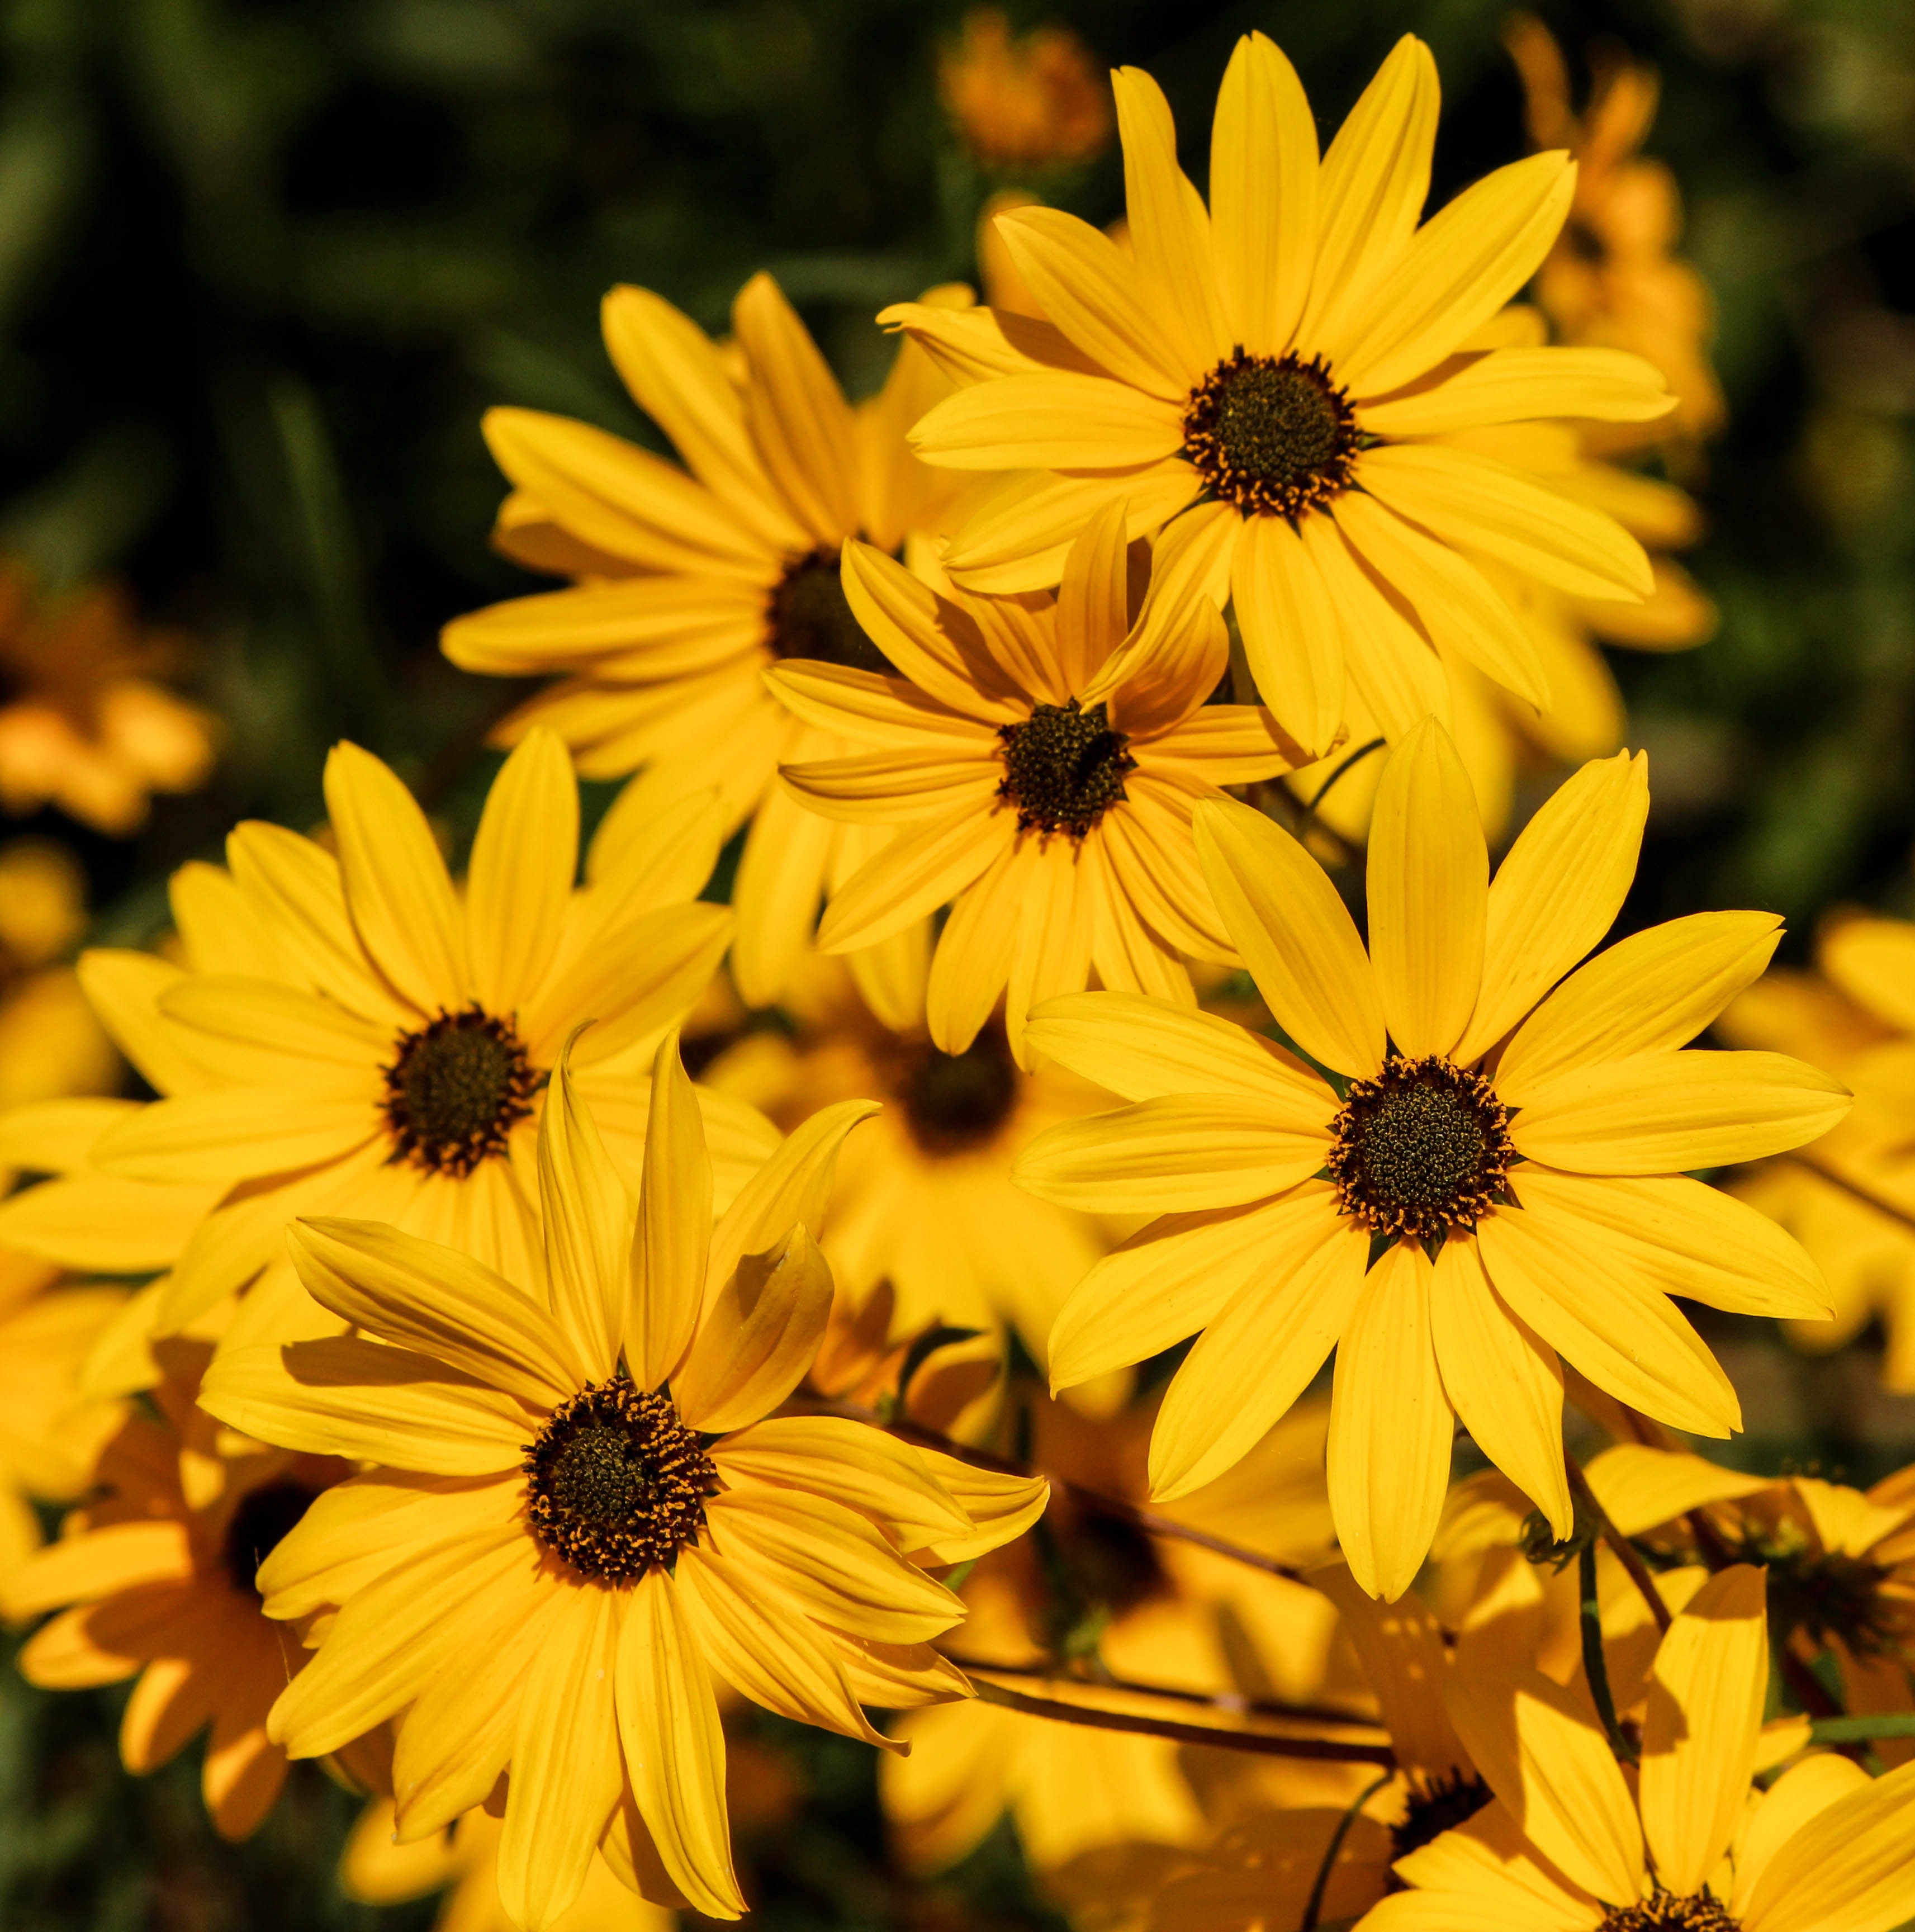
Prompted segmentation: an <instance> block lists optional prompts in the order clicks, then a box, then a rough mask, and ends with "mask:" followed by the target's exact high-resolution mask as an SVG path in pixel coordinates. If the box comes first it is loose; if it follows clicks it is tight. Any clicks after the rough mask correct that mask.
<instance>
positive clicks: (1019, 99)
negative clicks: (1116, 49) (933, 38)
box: [937, 7, 1110, 168]
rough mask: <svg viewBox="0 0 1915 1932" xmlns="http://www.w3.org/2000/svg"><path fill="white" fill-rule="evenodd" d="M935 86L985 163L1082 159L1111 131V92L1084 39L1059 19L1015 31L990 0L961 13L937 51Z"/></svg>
mask: <svg viewBox="0 0 1915 1932" xmlns="http://www.w3.org/2000/svg"><path fill="white" fill-rule="evenodd" d="M937 84H938V92H939V93H940V94H941V95H943V97H944V104H945V107H946V109H947V110H949V113H950V115H951V118H952V121H953V122H954V123H955V125H956V127H957V132H958V134H959V136H960V138H961V139H963V143H964V145H965V146H966V147H967V148H969V149H970V151H971V152H972V154H975V156H976V157H977V158H978V160H980V161H981V162H982V163H984V165H985V166H987V167H995V168H1041V167H1054V166H1056V165H1058V164H1059V163H1068V162H1072V161H1087V160H1092V158H1094V157H1095V156H1096V155H1098V154H1101V153H1102V152H1103V151H1104V147H1105V145H1106V144H1107V142H1109V140H1110V91H1109V89H1107V88H1106V87H1105V86H1104V84H1103V83H1102V82H1101V80H1099V78H1098V74H1097V72H1096V70H1095V68H1093V67H1092V65H1091V62H1090V57H1089V55H1088V54H1087V53H1086V52H1085V50H1084V46H1083V42H1082V41H1081V40H1079V39H1078V38H1077V35H1076V34H1074V33H1072V32H1071V31H1069V29H1068V28H1064V27H1040V28H1037V29H1036V30H1035V31H1034V32H1032V33H1028V34H1020V35H1017V36H1016V37H1013V36H1012V34H1011V23H1010V22H1009V21H1008V20H1005V17H1004V16H1003V14H1002V13H1000V12H999V10H997V8H996V7H972V9H971V10H970V11H969V13H966V15H965V16H964V23H963V37H961V38H960V40H958V41H957V43H956V44H955V46H950V47H947V48H946V49H945V50H944V52H943V53H942V54H941V55H940V56H939V59H938V65H937Z"/></svg>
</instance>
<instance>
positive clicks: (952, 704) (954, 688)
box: [814, 543, 1030, 736]
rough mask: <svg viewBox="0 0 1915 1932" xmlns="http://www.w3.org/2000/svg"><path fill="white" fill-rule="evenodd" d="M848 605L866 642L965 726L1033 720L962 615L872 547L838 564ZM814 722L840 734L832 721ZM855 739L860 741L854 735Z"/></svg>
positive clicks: (849, 549) (857, 549)
mask: <svg viewBox="0 0 1915 1932" xmlns="http://www.w3.org/2000/svg"><path fill="white" fill-rule="evenodd" d="M839 574H840V577H841V581H842V583H843V584H844V601H846V602H847V604H850V607H851V611H852V614H853V616H855V617H856V619H858V622H859V625H861V626H862V628H863V629H864V631H865V634H866V635H867V636H868V637H870V638H871V640H872V642H873V643H875V644H876V645H877V647H878V649H880V650H881V651H883V653H884V654H885V655H886V657H887V658H889V659H890V660H891V661H892V663H893V664H895V665H896V666H897V667H898V669H899V670H901V671H902V672H903V673H904V675H905V676H907V678H909V679H910V680H911V682H913V684H915V685H917V687H918V688H919V690H921V691H923V692H924V693H925V694H926V695H927V696H928V697H931V699H933V700H934V701H935V702H937V703H940V704H942V705H945V706H948V707H949V709H951V710H952V712H955V713H956V714H957V716H959V717H960V718H972V719H975V720H978V721H981V722H983V723H984V724H990V725H996V724H1009V723H1013V722H1015V721H1017V719H1019V718H1026V717H1028V716H1029V715H1030V706H1029V700H1027V699H1026V698H1025V697H1023V696H1022V694H1020V692H1019V691H1018V690H1017V687H1016V686H1015V685H1014V684H1012V683H1011V680H1010V679H1008V677H1006V676H1005V674H1004V673H1003V671H1002V670H1001V669H1000V668H999V667H998V665H997V664H996V662H995V661H994V660H993V658H991V656H990V653H989V652H987V651H986V650H985V649H984V648H983V640H981V638H978V637H975V634H973V635H972V636H971V637H969V638H966V637H965V636H964V635H963V633H962V631H960V628H958V623H957V610H956V607H955V606H954V605H953V604H951V603H949V601H947V600H946V599H943V598H940V596H939V595H937V592H936V591H934V590H933V589H931V586H930V585H929V584H928V583H925V582H923V581H922V580H921V579H919V578H918V577H914V576H913V575H912V574H911V573H910V571H908V570H907V569H906V568H904V565H902V564H901V563H898V562H897V561H895V559H893V558H891V557H888V556H886V555H885V554H884V553H883V551H882V550H874V549H873V548H872V547H871V545H870V544H862V543H850V544H846V545H845V547H844V556H843V558H842V559H841V562H840V564H839ZM814 722H817V723H819V724H824V725H825V726H826V728H828V729H829V728H835V727H833V725H832V721H830V720H829V719H826V718H817V719H815V720H814ZM852 735H853V736H857V735H859V734H858V733H857V732H856V730H855V728H854V729H853V733H852Z"/></svg>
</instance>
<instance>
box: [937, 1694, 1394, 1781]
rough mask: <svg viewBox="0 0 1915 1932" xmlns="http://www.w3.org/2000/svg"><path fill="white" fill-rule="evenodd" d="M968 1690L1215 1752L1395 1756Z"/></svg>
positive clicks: (1390, 1762) (1033, 1711) (1332, 1742)
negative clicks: (1200, 1746)
mask: <svg viewBox="0 0 1915 1932" xmlns="http://www.w3.org/2000/svg"><path fill="white" fill-rule="evenodd" d="M972 1689H974V1690H975V1691H976V1692H977V1694H978V1697H981V1699H982V1700H984V1703H987V1704H1001V1705H1002V1706H1003V1707H1004V1708H1005V1709H1006V1710H1007V1711H1020V1712H1023V1715H1025V1716H1026V1717H1027V1718H1055V1719H1056V1721H1058V1722H1059V1724H1083V1725H1084V1726H1086V1727H1088V1728H1089V1729H1090V1730H1094V1731H1127V1732H1129V1733H1131V1734H1132V1735H1134V1736H1138V1737H1146V1738H1168V1739H1170V1741H1171V1742H1172V1743H1173V1744H1180V1745H1209V1746H1210V1747H1211V1748H1212V1749H1215V1750H1218V1751H1248V1752H1251V1753H1253V1754H1255V1755H1257V1756H1259V1757H1290V1758H1308V1759H1312V1760H1315V1761H1317V1763H1326V1764H1374V1765H1381V1766H1384V1767H1385V1768H1386V1769H1389V1770H1394V1769H1395V1767H1396V1754H1395V1752H1394V1751H1392V1750H1391V1749H1390V1748H1389V1745H1359V1744H1345V1743H1343V1742H1341V1741H1340V1740H1338V1739H1334V1738H1280V1737H1275V1736H1272V1735H1270V1734H1269V1733H1267V1732H1264V1731H1230V1730H1223V1729H1221V1727H1218V1726H1215V1725H1211V1724H1176V1723H1174V1722H1173V1721H1171V1720H1170V1719H1169V1718H1146V1717H1140V1716H1138V1715H1134V1713H1132V1712H1128V1711H1107V1710H1104V1709H1101V1708H1100V1707H1098V1706H1095V1705H1089V1704H1065V1703H1059V1701H1058V1700H1056V1699H1055V1698H1052V1697H1031V1696H1029V1694H1027V1693H1026V1692H1024V1691H1013V1690H1011V1689H1010V1688H1008V1686H1007V1685H1002V1684H993V1683H992V1682H991V1681H990V1679H989V1678H987V1677H980V1678H977V1679H973V1680H972Z"/></svg>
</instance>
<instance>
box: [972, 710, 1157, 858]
mask: <svg viewBox="0 0 1915 1932" xmlns="http://www.w3.org/2000/svg"><path fill="white" fill-rule="evenodd" d="M997 735H998V736H999V738H1000V739H1002V741H1003V745H1004V777H1003V779H1002V782H1001V783H1000V784H999V786H998V787H997V795H998V796H999V798H1002V799H1008V800H1009V802H1011V804H1013V805H1015V806H1016V807H1017V829H1018V830H1019V831H1020V832H1068V833H1069V834H1070V835H1071V837H1072V838H1083V836H1084V835H1085V834H1086V832H1089V830H1090V829H1091V827H1092V826H1093V825H1095V823H1097V821H1098V820H1099V819H1100V818H1101V817H1103V816H1104V813H1105V812H1107V811H1109V809H1110V807H1111V806H1112V805H1116V804H1117V803H1118V802H1119V801H1120V800H1122V799H1124V798H1125V797H1127V796H1128V793H1126V792H1125V790H1124V774H1125V772H1128V771H1134V770H1135V769H1136V768H1137V760H1136V759H1134V757H1131V754H1130V753H1129V752H1128V751H1126V750H1125V745H1128V743H1129V742H1130V741H1129V739H1128V738H1126V737H1125V735H1124V733H1122V732H1121V731H1113V730H1112V729H1111V728H1110V712H1109V711H1108V710H1107V709H1106V708H1105V706H1104V705H1103V704H1102V703H1101V702H1100V703H1096V704H1093V705H1092V706H1091V707H1090V709H1089V710H1088V711H1086V710H1085V709H1083V707H1082V706H1080V705H1079V703H1077V700H1076V699H1075V698H1072V699H1071V701H1070V702H1069V703H1068V704H1039V705H1035V706H1032V710H1031V715H1030V716H1029V719H1028V720H1027V721H1026V722H1024V723H1023V724H1000V725H999V727H997Z"/></svg>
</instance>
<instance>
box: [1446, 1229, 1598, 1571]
mask: <svg viewBox="0 0 1915 1932" xmlns="http://www.w3.org/2000/svg"><path fill="white" fill-rule="evenodd" d="M1430 1334H1431V1340H1432V1341H1433V1342H1434V1345H1435V1348H1436V1356H1437V1367H1439V1368H1440V1370H1442V1372H1443V1388H1444V1390H1445V1391H1446V1394H1448V1396H1449V1400H1450V1403H1451V1406H1452V1407H1453V1408H1454V1409H1455V1411H1456V1414H1457V1417H1458V1420H1459V1421H1461V1423H1462V1424H1463V1427H1464V1428H1465V1429H1467V1430H1468V1431H1469V1432H1470V1436H1471V1437H1472V1438H1473V1439H1474V1440H1475V1442H1476V1446H1477V1448H1479V1449H1480V1450H1482V1452H1483V1454H1485V1456H1487V1457H1488V1458H1489V1459H1490V1460H1491V1462H1492V1463H1494V1464H1495V1465H1496V1466H1497V1468H1498V1469H1500V1470H1501V1471H1502V1472H1503V1474H1504V1475H1506V1476H1507V1477H1508V1478H1509V1479H1510V1481H1512V1482H1513V1483H1514V1484H1515V1485H1516V1487H1518V1489H1519V1490H1521V1491H1522V1492H1523V1493H1524V1495H1525V1496H1527V1497H1528V1498H1529V1499H1530V1502H1533V1503H1534V1504H1535V1505H1536V1507H1537V1508H1539V1510H1541V1511H1542V1513H1543V1514H1545V1516H1546V1517H1548V1519H1549V1522H1550V1527H1551V1530H1552V1531H1553V1532H1554V1534H1555V1535H1557V1537H1558V1538H1566V1537H1567V1536H1568V1535H1569V1531H1570V1529H1571V1526H1572V1515H1573V1512H1572V1510H1571V1508H1570V1504H1569V1477H1568V1475H1567V1474H1566V1472H1565V1470H1564V1469H1563V1367H1562V1364H1560V1362H1559V1361H1557V1357H1556V1351H1555V1350H1554V1349H1552V1348H1551V1346H1549V1344H1548V1343H1547V1342H1545V1341H1544V1340H1542V1337H1539V1335H1537V1334H1536V1333H1535V1332H1534V1331H1533V1330H1532V1329H1530V1328H1529V1327H1528V1326H1527V1325H1526V1324H1525V1323H1524V1322H1522V1321H1521V1319H1519V1318H1518V1316H1515V1314H1513V1313H1512V1312H1511V1311H1510V1310H1509V1307H1507V1306H1506V1304H1504V1303H1503V1301H1501V1300H1500V1299H1499V1298H1498V1297H1497V1293H1496V1291H1495V1290H1494V1289H1493V1288H1491V1286H1490V1284H1489V1281H1488V1277H1486V1276H1485V1274H1484V1273H1483V1266H1482V1257H1481V1256H1480V1255H1479V1253H1478V1252H1477V1248H1476V1243H1475V1242H1474V1241H1467V1240H1455V1239H1452V1240H1450V1241H1446V1242H1445V1243H1444V1244H1443V1247H1442V1249H1441V1250H1440V1252H1439V1253H1438V1254H1437V1264H1436V1279H1435V1280H1434V1283H1432V1284H1431V1289H1430Z"/></svg>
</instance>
